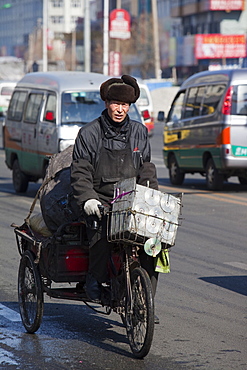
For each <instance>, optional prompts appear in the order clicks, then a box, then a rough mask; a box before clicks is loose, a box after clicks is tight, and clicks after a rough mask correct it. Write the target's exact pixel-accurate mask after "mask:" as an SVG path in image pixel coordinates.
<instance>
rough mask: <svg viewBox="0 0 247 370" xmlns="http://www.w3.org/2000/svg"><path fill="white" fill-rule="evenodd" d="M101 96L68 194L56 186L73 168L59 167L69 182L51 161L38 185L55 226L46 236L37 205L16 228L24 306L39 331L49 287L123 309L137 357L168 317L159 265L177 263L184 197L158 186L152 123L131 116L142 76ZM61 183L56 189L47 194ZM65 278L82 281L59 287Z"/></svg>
mask: <svg viewBox="0 0 247 370" xmlns="http://www.w3.org/2000/svg"><path fill="white" fill-rule="evenodd" d="M100 93H101V98H102V99H103V100H104V101H105V105H106V109H105V110H104V111H103V112H102V114H101V116H100V117H98V118H97V119H95V120H94V121H92V122H90V123H89V124H87V125H85V126H83V127H82V128H81V129H80V131H79V133H78V136H77V138H76V141H75V145H74V147H73V148H72V149H73V152H72V149H71V150H70V152H69V151H68V150H67V152H68V153H70V154H71V155H72V160H71V167H70V169H69V172H70V176H71V181H70V182H69V184H68V186H67V187H68V189H66V197H64V194H63V199H59V200H58V199H57V197H56V196H57V193H56V190H57V189H59V186H60V187H61V186H62V187H63V186H64V183H65V182H66V181H67V180H68V173H69V172H68V171H67V172H63V171H62V170H61V171H60V169H59V168H57V169H56V171H57V172H56V175H57V174H60V175H61V173H62V174H63V177H61V178H60V180H59V177H57V178H56V176H50V174H49V166H48V169H47V174H46V178H45V179H44V182H43V184H42V186H41V188H40V190H39V192H38V195H39V196H40V203H41V209H42V215H43V219H44V221H45V224H46V225H45V227H46V226H48V229H49V230H47V232H43V235H42V233H41V232H40V231H39V230H38V228H37V227H36V226H37V225H36V226H35V217H30V215H31V213H32V209H31V210H30V214H29V216H28V217H27V218H26V220H25V223H24V225H22V226H21V227H15V233H16V238H17V244H18V248H19V252H20V254H21V262H20V267H19V277H18V281H19V284H18V285H19V303H20V311H21V317H22V321H23V324H24V326H25V328H26V330H27V331H28V332H30V333H33V332H35V331H36V330H37V329H38V328H39V326H40V323H41V320H42V315H43V293H44V292H45V293H47V294H48V295H49V296H51V297H54V298H63V299H71V300H80V301H83V302H84V303H86V304H87V305H90V307H91V308H93V309H95V304H98V305H99V306H102V307H104V308H105V312H104V313H106V314H109V313H110V312H111V310H113V311H115V312H117V313H119V314H120V315H121V318H122V321H123V323H124V325H125V326H126V330H127V335H128V338H129V342H130V347H131V350H132V352H133V354H134V355H135V357H137V358H143V357H144V356H146V355H147V354H148V352H149V350H150V347H151V343H152V339H153V331H154V322H155V320H156V322H157V321H158V318H156V319H155V314H154V295H155V291H156V287H157V281H158V274H159V271H167V270H168V269H169V258H168V248H169V247H170V246H172V245H174V243H175V237H176V231H177V227H178V221H179V215H180V210H181V196H172V195H168V194H163V193H161V192H159V191H158V181H157V176H156V169H155V166H154V165H153V164H152V163H151V162H150V159H151V152H150V143H149V138H148V133H147V129H146V127H145V126H144V125H143V124H142V123H139V122H136V121H133V120H131V119H130V118H129V116H128V110H129V106H130V104H131V103H134V102H135V101H136V100H137V99H138V97H139V93H140V92H139V86H138V84H137V82H136V80H135V79H134V78H132V77H131V76H127V75H124V76H122V78H111V79H109V80H107V81H106V82H104V83H103V84H102V85H101V88H100ZM58 155H59V154H58ZM60 155H61V154H60ZM68 168H69V167H67V170H68ZM51 180H52V181H55V182H56V186H55V187H54V189H55V188H56V190H54V191H53V192H49V191H48V192H47V188H49V182H50V181H51ZM67 182H68V181H67ZM51 193H52V195H51ZM47 194H48V195H47ZM54 194H55V196H54ZM55 198H56V199H55ZM54 199H55V203H56V204H55V203H54ZM59 207H60V208H59ZM31 208H32V207H31ZM55 210H60V211H59V212H57V213H55V214H54V212H55ZM45 227H44V229H45ZM43 231H44V230H43ZM56 283H70V284H73V283H75V285H74V286H69V287H62V288H61V287H59V288H56V287H55V288H54V287H53V285H54V284H55V285H56ZM93 305H94V306H93ZM98 310H99V309H98ZM100 312H101V313H102V311H100Z"/></svg>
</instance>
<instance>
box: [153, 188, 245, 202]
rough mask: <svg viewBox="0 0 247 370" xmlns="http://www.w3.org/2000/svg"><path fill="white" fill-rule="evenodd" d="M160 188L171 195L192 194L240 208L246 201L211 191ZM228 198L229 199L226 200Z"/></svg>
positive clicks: (242, 198)
mask: <svg viewBox="0 0 247 370" xmlns="http://www.w3.org/2000/svg"><path fill="white" fill-rule="evenodd" d="M160 188H163V189H164V190H166V191H169V192H171V190H172V193H184V194H185V195H186V194H193V195H197V196H199V197H204V198H210V199H214V200H218V201H220V202H225V203H233V204H239V205H241V206H245V207H246V206H247V199H246V198H244V197H239V196H236V195H232V194H225V193H218V192H217V193H213V192H211V191H208V190H202V189H201V190H199V191H197V190H191V189H186V188H181V189H177V188H176V189H174V188H171V187H169V186H165V185H160ZM227 198H229V199H227Z"/></svg>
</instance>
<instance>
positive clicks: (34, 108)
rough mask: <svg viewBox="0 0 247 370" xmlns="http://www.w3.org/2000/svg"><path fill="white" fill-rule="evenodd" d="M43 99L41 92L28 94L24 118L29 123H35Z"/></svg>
mask: <svg viewBox="0 0 247 370" xmlns="http://www.w3.org/2000/svg"><path fill="white" fill-rule="evenodd" d="M42 100H43V94H30V95H29V97H28V101H27V107H26V111H25V116H24V120H25V121H26V122H30V123H36V122H37V119H38V114H39V110H40V106H41V102H42Z"/></svg>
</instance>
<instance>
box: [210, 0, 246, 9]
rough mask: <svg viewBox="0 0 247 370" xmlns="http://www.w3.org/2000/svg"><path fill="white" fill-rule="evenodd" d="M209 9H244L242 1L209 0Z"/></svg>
mask: <svg viewBox="0 0 247 370" xmlns="http://www.w3.org/2000/svg"><path fill="white" fill-rule="evenodd" d="M210 10H226V11H227V10H244V1H243V0H210Z"/></svg>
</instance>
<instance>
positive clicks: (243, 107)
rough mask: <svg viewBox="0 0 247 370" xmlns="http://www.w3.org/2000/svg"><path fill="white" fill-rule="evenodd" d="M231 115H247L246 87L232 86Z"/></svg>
mask: <svg viewBox="0 0 247 370" xmlns="http://www.w3.org/2000/svg"><path fill="white" fill-rule="evenodd" d="M231 114H237V115H240V116H246V115H247V85H238V86H234V90H233V94H232V110H231Z"/></svg>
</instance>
